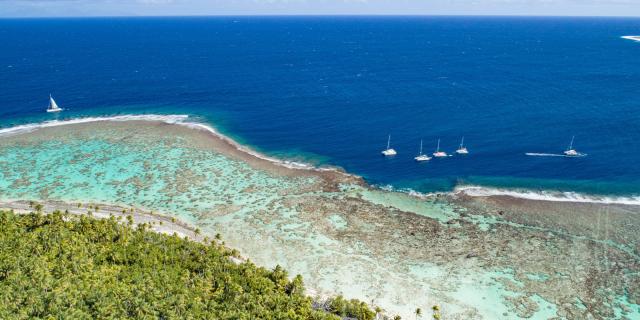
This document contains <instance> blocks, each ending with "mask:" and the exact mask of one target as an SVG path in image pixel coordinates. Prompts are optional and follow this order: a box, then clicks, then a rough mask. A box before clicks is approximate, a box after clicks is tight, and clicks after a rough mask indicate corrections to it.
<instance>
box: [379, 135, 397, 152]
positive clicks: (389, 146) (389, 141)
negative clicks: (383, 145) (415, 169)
mask: <svg viewBox="0 0 640 320" xmlns="http://www.w3.org/2000/svg"><path fill="white" fill-rule="evenodd" d="M382 154H383V155H384V156H385V157H389V156H395V155H396V154H398V153H397V152H396V151H395V150H393V149H391V135H389V138H388V139H387V149H385V150H383V151H382Z"/></svg>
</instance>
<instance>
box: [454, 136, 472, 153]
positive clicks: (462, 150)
mask: <svg viewBox="0 0 640 320" xmlns="http://www.w3.org/2000/svg"><path fill="white" fill-rule="evenodd" d="M456 153H457V154H469V150H467V148H466V147H465V146H464V137H462V141H460V147H459V148H458V150H456Z"/></svg>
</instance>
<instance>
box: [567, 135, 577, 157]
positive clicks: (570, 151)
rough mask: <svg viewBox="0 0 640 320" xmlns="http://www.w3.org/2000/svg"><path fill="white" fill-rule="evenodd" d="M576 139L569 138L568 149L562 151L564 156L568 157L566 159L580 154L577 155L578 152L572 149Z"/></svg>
mask: <svg viewBox="0 0 640 320" xmlns="http://www.w3.org/2000/svg"><path fill="white" fill-rule="evenodd" d="M575 138H576V136H573V137H571V143H569V148H567V150H565V151H564V155H565V156H568V157H577V156H579V155H580V153H578V151H576V150H575V149H573V140H574V139H575Z"/></svg>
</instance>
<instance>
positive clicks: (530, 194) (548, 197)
mask: <svg viewBox="0 0 640 320" xmlns="http://www.w3.org/2000/svg"><path fill="white" fill-rule="evenodd" d="M453 193H454V194H464V195H467V196H471V197H491V196H509V197H513V198H520V199H527V200H537V201H551V202H572V203H595V204H623V205H632V206H638V205H640V196H628V197H622V196H620V197H615V196H597V195H588V194H581V193H578V192H567V191H564V192H561V191H526V190H509V189H498V188H489V187H481V186H460V187H456V188H455V190H454V191H453Z"/></svg>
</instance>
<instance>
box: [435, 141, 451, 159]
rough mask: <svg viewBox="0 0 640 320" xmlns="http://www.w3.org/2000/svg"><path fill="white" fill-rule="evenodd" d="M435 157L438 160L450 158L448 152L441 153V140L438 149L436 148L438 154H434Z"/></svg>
mask: <svg viewBox="0 0 640 320" xmlns="http://www.w3.org/2000/svg"><path fill="white" fill-rule="evenodd" d="M433 156H434V157H436V158H442V157H446V156H448V155H447V153H446V152H444V151H440V139H438V147H437V148H436V152H434V153H433Z"/></svg>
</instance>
